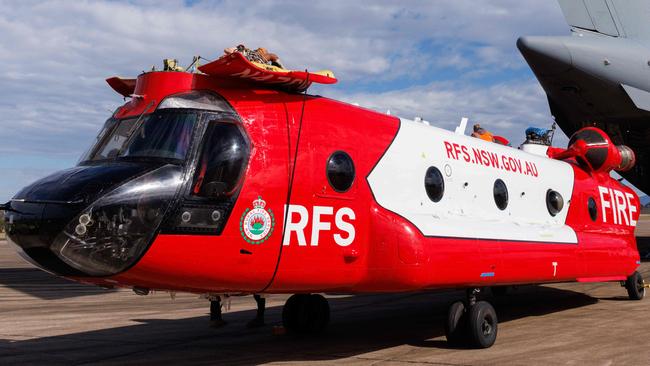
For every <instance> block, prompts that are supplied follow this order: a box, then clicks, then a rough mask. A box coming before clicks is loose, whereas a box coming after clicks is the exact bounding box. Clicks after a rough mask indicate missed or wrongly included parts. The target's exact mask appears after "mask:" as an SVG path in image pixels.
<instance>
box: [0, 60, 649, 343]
mask: <svg viewBox="0 0 650 366" xmlns="http://www.w3.org/2000/svg"><path fill="white" fill-rule="evenodd" d="M167 69H168V70H166V71H151V72H145V73H143V74H141V75H140V76H138V77H137V79H120V78H111V79H108V82H109V84H110V85H111V86H112V87H113V89H115V90H116V91H117V92H119V93H120V94H122V95H123V96H125V97H129V98H130V101H128V102H127V103H126V104H124V105H123V106H121V107H120V108H119V109H118V110H116V111H115V113H114V114H113V115H112V116H111V117H110V118H109V119H108V120H107V121H106V123H105V125H104V127H103V129H102V130H101V132H100V133H99V136H98V137H97V141H96V142H95V144H94V146H93V147H92V148H91V149H90V150H89V151H88V152H87V153H86V154H85V155H84V157H83V158H82V159H81V160H80V162H79V164H78V165H77V166H75V167H73V168H70V169H67V170H63V171H60V172H57V173H55V174H52V175H50V176H48V177H46V178H43V179H41V180H39V181H37V182H35V183H33V184H31V185H29V186H28V187H26V188H24V189H23V190H21V191H20V192H19V193H17V194H16V195H15V197H14V198H13V199H12V200H11V201H10V202H8V203H7V204H6V205H4V206H3V209H4V210H5V211H7V214H6V224H7V227H8V238H9V240H10V242H12V243H13V244H15V245H16V246H17V248H19V249H20V251H21V253H22V254H23V255H24V257H25V258H26V259H28V260H29V261H31V262H32V263H34V264H35V265H37V266H39V267H41V268H43V269H44V270H46V271H49V272H51V273H54V274H56V275H59V276H64V277H67V278H69V279H72V280H76V281H80V282H84V283H93V284H96V285H100V286H119V287H132V288H134V289H137V290H139V291H140V292H146V291H147V290H148V289H156V290H169V291H187V292H193V293H200V294H208V295H216V294H251V293H291V294H294V295H293V296H291V297H290V298H289V300H288V301H287V303H286V305H285V307H284V311H283V322H284V325H285V327H286V328H287V329H288V330H289V331H293V332H308V331H319V330H322V329H323V328H325V326H326V325H327V321H328V319H329V306H328V304H327V300H326V299H325V298H324V297H323V296H321V295H314V294H315V293H327V292H336V293H349V294H354V293H368V292H403V291H418V290H428V289H438V288H466V289H468V291H467V300H466V301H463V302H457V303H454V304H452V305H451V307H450V310H449V316H448V320H447V324H446V328H445V329H446V331H447V337H448V339H449V340H450V341H453V342H459V343H467V344H470V345H472V346H475V347H479V348H484V347H489V346H491V345H492V344H493V343H494V341H495V339H496V335H497V316H496V313H495V310H494V308H493V307H492V306H491V305H490V304H489V303H488V302H487V301H478V300H477V293H478V291H479V290H480V289H481V288H484V287H490V286H497V285H499V286H500V285H516V284H539V283H551V282H570V281H579V282H595V281H620V282H621V283H622V284H624V285H625V286H626V287H627V291H628V294H629V297H630V298H632V299H641V298H643V296H644V294H645V285H644V282H643V279H642V278H641V276H640V274H639V273H638V272H636V269H637V268H638V266H639V264H640V259H639V254H638V251H637V248H636V243H635V237H634V228H635V225H636V223H637V220H638V217H639V211H640V207H639V199H638V197H637V195H636V194H635V193H634V192H633V191H632V190H631V189H630V188H628V187H626V186H624V185H622V184H620V183H619V182H618V181H617V180H615V179H612V178H611V177H610V176H609V173H610V171H612V170H617V169H621V170H622V169H626V168H629V167H631V166H632V165H633V163H634V155H633V154H632V153H631V151H630V150H629V149H627V148H625V147H620V146H614V145H613V144H612V142H611V140H610V139H609V137H608V136H607V135H606V134H605V133H604V132H603V131H601V130H598V129H596V128H590V127H588V128H584V129H582V130H580V131H578V132H577V133H576V134H575V135H574V136H573V137H572V138H571V141H570V143H569V147H568V149H558V148H551V147H549V146H545V145H535V144H528V145H524V146H523V148H522V149H516V148H512V147H508V146H502V145H499V144H495V143H490V142H486V141H482V140H480V139H476V138H471V137H469V136H466V135H464V134H462V133H454V132H450V131H446V130H443V129H440V128H436V127H433V126H428V125H426V124H424V123H420V122H417V121H411V120H406V119H401V118H397V117H394V116H391V115H387V114H382V113H378V112H375V111H372V110H368V109H364V108H360V107H357V106H354V105H350V104H346V103H342V102H338V101H335V100H331V99H328V98H324V97H320V96H314V95H308V94H307V93H306V92H304V91H305V90H306V89H307V88H308V87H309V85H310V84H311V83H312V82H316V83H326V84H327V83H334V82H336V79H335V78H334V77H333V76H332V75H331V74H330V73H327V72H323V73H309V72H306V71H305V72H302V71H288V70H283V69H278V68H274V67H271V66H269V67H267V66H266V65H264V64H259V63H254V62H250V61H249V60H247V59H246V58H245V57H244V56H243V55H242V54H241V53H238V52H234V53H232V54H230V55H225V56H223V57H221V58H220V59H218V60H216V61H214V62H210V63H208V64H205V65H203V66H201V67H198V70H195V71H193V72H186V71H179V69H178V68H176V67H174V66H173V65H171V66H169V67H168V68H167ZM303 92H304V93H303Z"/></svg>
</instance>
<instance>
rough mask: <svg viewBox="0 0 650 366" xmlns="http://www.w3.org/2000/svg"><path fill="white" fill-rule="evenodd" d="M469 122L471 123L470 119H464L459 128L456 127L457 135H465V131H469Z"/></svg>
mask: <svg viewBox="0 0 650 366" xmlns="http://www.w3.org/2000/svg"><path fill="white" fill-rule="evenodd" d="M467 121H469V118H467V117H463V118H462V119H461V120H460V124H459V125H458V127H456V131H454V132H455V133H456V134H457V135H464V134H465V130H466V129H467Z"/></svg>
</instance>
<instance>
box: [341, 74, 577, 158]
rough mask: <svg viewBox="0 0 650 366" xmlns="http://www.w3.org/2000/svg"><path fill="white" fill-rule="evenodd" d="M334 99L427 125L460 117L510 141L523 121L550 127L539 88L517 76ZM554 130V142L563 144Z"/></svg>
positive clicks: (448, 125) (515, 140) (518, 136)
mask: <svg viewBox="0 0 650 366" xmlns="http://www.w3.org/2000/svg"><path fill="white" fill-rule="evenodd" d="M336 97H337V98H339V99H341V100H344V101H347V102H349V103H358V104H359V105H360V106H363V107H366V108H370V109H375V110H378V111H381V112H386V111H387V110H390V111H391V113H392V114H395V115H399V116H402V117H405V118H410V119H413V118H415V117H421V118H423V119H425V120H426V121H429V122H430V123H431V124H432V125H434V126H437V127H440V128H444V129H448V130H451V129H454V128H455V127H456V126H458V124H459V122H460V120H461V118H462V117H468V118H469V119H470V125H471V124H473V123H481V125H482V126H483V127H485V128H486V129H488V130H490V131H491V132H493V133H495V134H497V135H501V136H504V137H506V138H507V139H509V140H510V141H511V143H512V144H513V146H518V145H519V144H520V143H521V142H523V140H524V130H525V129H526V128H527V127H528V126H536V127H547V128H550V127H551V125H552V123H553V119H552V117H551V116H550V113H549V108H548V105H547V104H546V97H545V94H544V91H543V89H542V88H541V87H540V86H539V84H537V82H536V81H534V80H517V81H511V82H507V83H499V84H495V85H492V86H489V87H486V88H476V87H475V86H474V85H471V84H468V83H450V82H445V83H432V84H428V85H424V86H416V87H410V88H407V89H401V90H392V91H387V92H382V93H369V92H365V93H353V94H346V93H340V94H337V95H336ZM560 135H562V133H561V132H558V138H559V140H557V142H560V143H566V138H565V137H562V136H560Z"/></svg>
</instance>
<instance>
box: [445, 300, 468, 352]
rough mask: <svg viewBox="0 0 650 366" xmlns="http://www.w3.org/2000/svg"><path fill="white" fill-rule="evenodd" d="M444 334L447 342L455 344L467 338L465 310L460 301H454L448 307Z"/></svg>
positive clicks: (459, 343)
mask: <svg viewBox="0 0 650 366" xmlns="http://www.w3.org/2000/svg"><path fill="white" fill-rule="evenodd" d="M445 335H446V336H447V342H449V343H450V344H452V345H455V346H457V345H461V344H463V343H464V342H465V341H466V340H467V312H466V311H465V304H463V302H462V301H456V302H455V303H453V304H451V306H450V307H449V311H448V312H447V322H446V323H445Z"/></svg>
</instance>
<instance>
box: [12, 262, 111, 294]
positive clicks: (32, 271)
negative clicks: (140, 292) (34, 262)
mask: <svg viewBox="0 0 650 366" xmlns="http://www.w3.org/2000/svg"><path fill="white" fill-rule="evenodd" d="M0 286H3V287H6V288H10V289H13V290H16V291H19V292H21V293H23V294H25V295H27V296H30V297H34V298H37V299H40V300H60V299H67V298H71V297H78V296H91V295H102V294H106V293H107V292H114V291H116V290H112V289H104V288H101V287H97V286H92V285H84V284H80V283H77V282H73V281H70V280H66V279H64V278H61V277H56V276H54V275H52V274H49V273H47V272H44V271H42V270H40V269H37V268H23V267H19V268H0Z"/></svg>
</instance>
